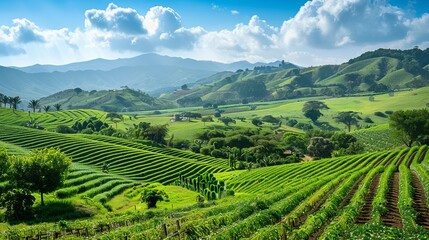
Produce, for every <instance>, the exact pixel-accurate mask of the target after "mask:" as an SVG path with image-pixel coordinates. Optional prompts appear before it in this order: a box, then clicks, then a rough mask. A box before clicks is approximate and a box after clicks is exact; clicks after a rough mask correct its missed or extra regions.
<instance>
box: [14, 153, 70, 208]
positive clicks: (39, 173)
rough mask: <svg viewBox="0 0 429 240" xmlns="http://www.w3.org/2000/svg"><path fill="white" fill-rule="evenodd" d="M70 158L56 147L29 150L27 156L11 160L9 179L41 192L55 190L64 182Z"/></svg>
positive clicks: (19, 185) (41, 193) (23, 186)
mask: <svg viewBox="0 0 429 240" xmlns="http://www.w3.org/2000/svg"><path fill="white" fill-rule="evenodd" d="M70 164H71V159H70V158H69V157H68V156H67V155H65V154H64V153H62V152H61V151H60V150H59V149H56V148H44V149H40V150H33V151H31V153H30V155H29V156H28V157H16V158H15V159H14V161H11V167H10V170H9V176H8V177H9V180H10V181H12V182H13V184H14V185H15V186H16V187H18V188H24V189H28V190H31V191H38V192H39V193H40V198H41V204H42V205H44V200H43V194H44V193H49V192H52V191H54V190H56V189H57V188H58V187H60V186H61V185H62V183H63V182H64V180H65V178H66V176H67V173H68V169H69V167H70Z"/></svg>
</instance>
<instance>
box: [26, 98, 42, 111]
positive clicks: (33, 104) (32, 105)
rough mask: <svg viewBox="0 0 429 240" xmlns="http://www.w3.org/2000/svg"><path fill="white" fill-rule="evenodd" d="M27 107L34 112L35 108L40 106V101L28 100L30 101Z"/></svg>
mask: <svg viewBox="0 0 429 240" xmlns="http://www.w3.org/2000/svg"><path fill="white" fill-rule="evenodd" d="M28 108H32V109H33V112H36V108H40V101H39V100H30V102H29V103H28Z"/></svg>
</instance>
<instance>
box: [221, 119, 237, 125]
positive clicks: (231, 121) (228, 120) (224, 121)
mask: <svg viewBox="0 0 429 240" xmlns="http://www.w3.org/2000/svg"><path fill="white" fill-rule="evenodd" d="M218 120H219V121H221V122H222V123H223V124H225V126H228V125H229V124H230V123H235V120H234V119H232V118H230V117H219V118H218Z"/></svg>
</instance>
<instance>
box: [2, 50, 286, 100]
mask: <svg viewBox="0 0 429 240" xmlns="http://www.w3.org/2000/svg"><path fill="white" fill-rule="evenodd" d="M278 64H279V62H273V63H254V64H252V63H249V62H247V61H240V62H234V63H229V64H225V63H219V62H213V61H198V60H193V59H183V58H178V57H168V56H161V55H157V54H144V55H140V56H137V57H133V58H126V59H116V60H106V59H94V60H90V61H86V62H77V63H71V64H67V65H58V66H57V65H39V64H36V65H33V66H28V67H2V66H0V80H1V81H0V88H1V89H2V93H4V94H6V95H20V96H21V98H23V99H37V98H41V97H44V96H48V95H51V94H54V93H56V92H59V91H62V90H65V89H71V88H82V89H84V90H106V89H119V88H121V87H124V86H128V87H130V88H134V89H139V90H142V91H145V92H151V91H153V90H156V89H160V88H167V89H168V88H172V89H174V88H177V87H180V86H181V85H182V84H185V83H193V82H196V81H197V80H199V79H202V78H206V77H209V76H211V75H213V74H215V73H217V72H222V71H236V70H238V69H246V68H248V69H253V68H254V67H255V66H261V65H265V66H277V65H278Z"/></svg>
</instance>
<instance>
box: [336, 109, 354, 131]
mask: <svg viewBox="0 0 429 240" xmlns="http://www.w3.org/2000/svg"><path fill="white" fill-rule="evenodd" d="M358 114H359V113H357V112H353V111H348V112H340V113H338V115H337V116H335V117H334V119H335V121H336V122H338V123H343V124H345V125H346V126H347V129H348V130H349V132H350V130H351V127H352V125H357V123H358V120H357V117H358Z"/></svg>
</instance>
